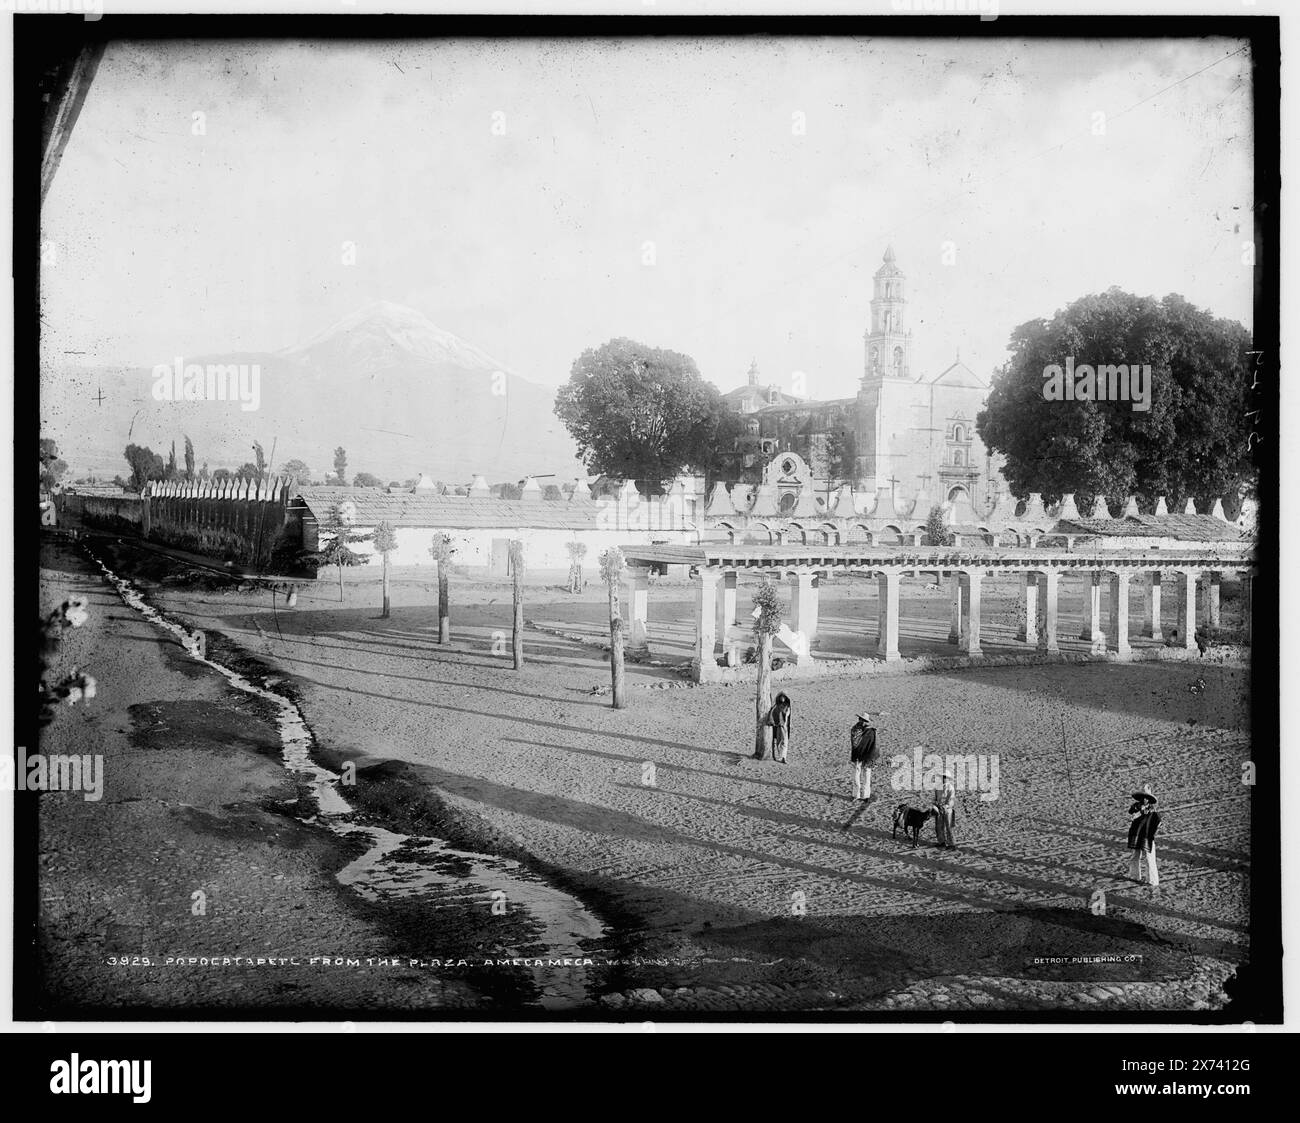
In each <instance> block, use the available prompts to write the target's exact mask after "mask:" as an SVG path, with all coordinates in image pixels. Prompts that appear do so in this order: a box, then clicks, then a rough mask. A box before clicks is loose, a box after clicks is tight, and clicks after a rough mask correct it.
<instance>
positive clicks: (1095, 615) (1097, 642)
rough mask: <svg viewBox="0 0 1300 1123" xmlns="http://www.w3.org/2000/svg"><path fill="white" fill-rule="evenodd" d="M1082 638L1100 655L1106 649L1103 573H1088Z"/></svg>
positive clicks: (1094, 652) (1084, 594)
mask: <svg viewBox="0 0 1300 1123" xmlns="http://www.w3.org/2000/svg"><path fill="white" fill-rule="evenodd" d="M1079 638H1080V639H1081V640H1087V641H1088V642H1089V643H1090V644H1091V645H1092V648H1091V650H1092V653H1093V654H1094V655H1100V654H1101V653H1102V652H1104V651H1105V650H1106V633H1105V632H1103V631H1102V630H1101V574H1100V573H1099V572H1093V573H1090V574H1089V575H1088V584H1087V586H1086V587H1085V588H1084V593H1083V631H1082V632H1080V633H1079Z"/></svg>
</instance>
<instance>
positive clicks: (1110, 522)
mask: <svg viewBox="0 0 1300 1123" xmlns="http://www.w3.org/2000/svg"><path fill="white" fill-rule="evenodd" d="M1055 532H1056V533H1057V534H1097V535H1100V536H1102V537H1104V538H1174V539H1177V540H1178V541H1180V542H1237V541H1239V540H1241V539H1242V538H1244V537H1245V535H1244V534H1242V532H1241V531H1240V530H1238V529H1237V528H1236V527H1235V526H1233V525H1232V523H1226V522H1224V521H1223V520H1222V519H1216V518H1215V517H1214V516H1213V515H1129V516H1128V517H1127V518H1123V519H1063V520H1061V521H1060V522H1058V523H1057V524H1056V528H1055Z"/></svg>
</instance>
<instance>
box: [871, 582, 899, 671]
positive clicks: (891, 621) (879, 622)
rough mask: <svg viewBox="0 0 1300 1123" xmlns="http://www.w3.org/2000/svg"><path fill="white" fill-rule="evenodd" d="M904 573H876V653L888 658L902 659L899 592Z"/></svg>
mask: <svg viewBox="0 0 1300 1123" xmlns="http://www.w3.org/2000/svg"><path fill="white" fill-rule="evenodd" d="M902 577H903V575H902V574H901V573H898V572H892V573H880V574H877V575H876V597H877V608H876V637H877V638H876V654H877V655H879V656H881V657H882V658H884V659H886V660H891V661H892V660H894V659H901V658H902V656H901V655H900V654H899V652H898V593H899V584H900V582H901V581H902Z"/></svg>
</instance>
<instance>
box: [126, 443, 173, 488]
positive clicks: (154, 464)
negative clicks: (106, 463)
mask: <svg viewBox="0 0 1300 1123" xmlns="http://www.w3.org/2000/svg"><path fill="white" fill-rule="evenodd" d="M122 455H123V456H125V457H126V462H127V464H128V465H130V468H131V490H132V491H144V485H145V484H146V483H148V482H149V481H150V480H161V479H162V478H163V477H164V476H165V475H166V472H167V465H166V464H164V463H163V458H162V457H161V456H159V455H158V454H157V453H156V452H154V450H153V449H151V448H148V447H147V446H144V445H135V444H131V445H127V446H126V449H125V451H124V452H123V453H122Z"/></svg>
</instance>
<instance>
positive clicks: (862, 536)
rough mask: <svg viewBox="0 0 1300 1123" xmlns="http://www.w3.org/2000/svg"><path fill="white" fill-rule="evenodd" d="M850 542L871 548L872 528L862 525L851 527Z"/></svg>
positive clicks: (857, 524) (852, 525)
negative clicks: (863, 544)
mask: <svg viewBox="0 0 1300 1123" xmlns="http://www.w3.org/2000/svg"><path fill="white" fill-rule="evenodd" d="M849 541H850V542H861V543H865V544H866V545H868V546H870V545H871V542H872V536H871V528H870V527H869V526H865V525H864V524H862V523H853V524H851V525H850V526H849Z"/></svg>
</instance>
